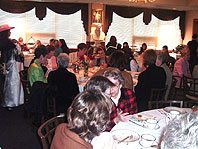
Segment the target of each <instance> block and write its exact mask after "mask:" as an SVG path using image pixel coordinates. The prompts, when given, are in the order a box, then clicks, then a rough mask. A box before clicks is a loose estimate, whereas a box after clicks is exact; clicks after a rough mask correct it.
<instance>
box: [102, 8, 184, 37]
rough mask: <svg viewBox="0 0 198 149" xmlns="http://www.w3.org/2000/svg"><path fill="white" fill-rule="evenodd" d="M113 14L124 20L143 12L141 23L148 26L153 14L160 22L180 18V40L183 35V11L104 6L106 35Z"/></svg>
mask: <svg viewBox="0 0 198 149" xmlns="http://www.w3.org/2000/svg"><path fill="white" fill-rule="evenodd" d="M113 12H115V13H116V14H118V15H119V16H122V17H124V18H133V17H135V16H137V15H139V14H141V13H142V12H143V22H144V23H145V24H146V25H148V24H149V23H150V22H151V19H152V18H151V15H152V14H153V15H154V16H155V17H157V18H158V19H160V20H164V21H169V20H174V19H175V18H177V17H180V20H179V26H180V30H181V36H182V39H184V34H185V15H186V12H185V11H176V10H166V9H149V8H137V7H123V6H109V5H107V6H106V15H105V24H104V32H105V33H106V34H107V31H108V29H109V26H110V25H111V23H112V17H113Z"/></svg>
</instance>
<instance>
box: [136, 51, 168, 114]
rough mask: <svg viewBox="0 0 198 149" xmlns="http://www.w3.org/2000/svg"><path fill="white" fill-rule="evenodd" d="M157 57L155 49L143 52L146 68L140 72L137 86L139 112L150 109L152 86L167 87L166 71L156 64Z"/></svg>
mask: <svg viewBox="0 0 198 149" xmlns="http://www.w3.org/2000/svg"><path fill="white" fill-rule="evenodd" d="M156 59H157V54H156V52H155V51H154V50H146V51H145V52H144V53H143V65H144V67H145V70H144V71H143V72H141V73H140V75H139V77H138V83H137V85H136V86H135V95H136V98H137V103H138V111H139V112H140V111H145V110H148V101H149V98H150V95H151V89H152V88H165V83H166V73H165V71H164V69H163V68H161V67H158V66H156V65H155V63H156Z"/></svg>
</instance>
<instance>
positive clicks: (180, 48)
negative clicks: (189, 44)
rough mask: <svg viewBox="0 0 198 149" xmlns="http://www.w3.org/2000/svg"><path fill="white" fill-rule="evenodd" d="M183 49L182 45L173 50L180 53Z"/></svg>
mask: <svg viewBox="0 0 198 149" xmlns="http://www.w3.org/2000/svg"><path fill="white" fill-rule="evenodd" d="M183 48H184V45H183V44H179V45H178V46H177V47H176V48H175V49H176V51H175V52H176V53H177V52H180V51H181V50H183Z"/></svg>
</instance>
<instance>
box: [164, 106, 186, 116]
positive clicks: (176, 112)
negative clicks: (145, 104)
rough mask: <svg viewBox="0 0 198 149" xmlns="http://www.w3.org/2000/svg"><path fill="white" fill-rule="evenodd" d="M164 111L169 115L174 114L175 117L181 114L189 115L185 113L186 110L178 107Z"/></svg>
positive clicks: (166, 108)
mask: <svg viewBox="0 0 198 149" xmlns="http://www.w3.org/2000/svg"><path fill="white" fill-rule="evenodd" d="M163 110H164V111H165V112H167V113H170V114H174V115H179V114H185V113H187V112H186V111H185V109H182V108H178V107H165V108H164V109H163Z"/></svg>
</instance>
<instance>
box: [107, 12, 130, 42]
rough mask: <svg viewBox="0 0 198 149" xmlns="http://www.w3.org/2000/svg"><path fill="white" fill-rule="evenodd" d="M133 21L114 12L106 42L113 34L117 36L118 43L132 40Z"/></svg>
mask: <svg viewBox="0 0 198 149" xmlns="http://www.w3.org/2000/svg"><path fill="white" fill-rule="evenodd" d="M132 32H133V23H132V19H131V18H123V17H120V16H119V15H117V14H116V13H113V19H112V23H111V26H110V27H109V30H108V32H107V37H106V42H108V41H109V39H110V37H111V36H112V35H114V36H116V38H117V42H118V43H121V44H122V43H123V42H128V43H131V41H132Z"/></svg>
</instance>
